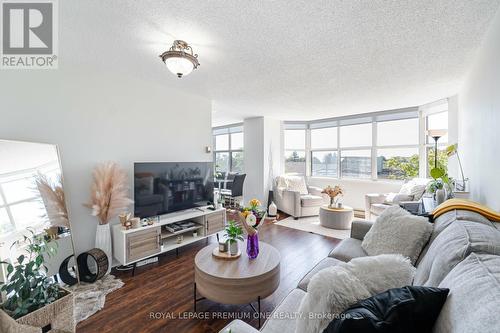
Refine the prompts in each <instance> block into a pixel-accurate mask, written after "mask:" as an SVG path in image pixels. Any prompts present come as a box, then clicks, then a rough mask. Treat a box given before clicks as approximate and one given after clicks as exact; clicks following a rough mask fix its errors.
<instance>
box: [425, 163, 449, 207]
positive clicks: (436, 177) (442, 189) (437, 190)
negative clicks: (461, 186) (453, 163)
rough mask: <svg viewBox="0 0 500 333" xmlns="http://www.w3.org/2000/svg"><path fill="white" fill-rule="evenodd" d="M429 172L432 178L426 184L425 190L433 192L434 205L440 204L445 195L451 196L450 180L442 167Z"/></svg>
mask: <svg viewBox="0 0 500 333" xmlns="http://www.w3.org/2000/svg"><path fill="white" fill-rule="evenodd" d="M430 174H431V177H432V178H433V180H432V181H431V182H430V183H429V185H428V186H427V191H428V192H430V193H433V194H434V201H435V202H436V205H440V204H442V203H443V202H444V201H445V200H446V198H447V197H451V196H452V193H451V192H452V189H451V185H450V184H451V182H452V180H451V178H450V177H448V174H447V173H446V170H444V169H443V168H434V169H432V170H431V172H430Z"/></svg>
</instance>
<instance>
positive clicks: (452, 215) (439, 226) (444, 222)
mask: <svg viewBox="0 0 500 333" xmlns="http://www.w3.org/2000/svg"><path fill="white" fill-rule="evenodd" d="M462 221H471V222H478V223H482V224H485V225H489V226H492V227H494V223H493V222H491V221H489V220H488V219H487V218H485V217H484V216H482V215H481V214H478V213H476V212H471V211H468V210H453V211H450V212H447V213H444V214H443V215H440V216H439V217H438V218H436V219H435V220H434V230H432V234H431V238H430V239H429V242H428V243H427V245H426V247H425V248H424V250H423V251H422V253H421V254H420V257H419V258H418V261H417V265H418V264H419V263H420V262H421V261H422V258H423V257H424V256H425V254H426V253H427V251H428V250H429V247H430V245H431V244H432V242H434V240H435V239H436V237H437V236H438V235H439V234H440V233H441V232H442V231H443V230H444V229H446V228H447V227H448V226H450V224H452V223H457V222H458V223H460V222H462Z"/></svg>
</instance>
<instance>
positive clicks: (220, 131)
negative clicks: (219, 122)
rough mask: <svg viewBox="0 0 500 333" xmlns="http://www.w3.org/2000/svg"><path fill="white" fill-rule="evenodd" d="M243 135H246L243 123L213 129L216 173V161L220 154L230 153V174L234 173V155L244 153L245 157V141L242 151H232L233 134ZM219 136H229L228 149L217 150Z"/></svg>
mask: <svg viewBox="0 0 500 333" xmlns="http://www.w3.org/2000/svg"><path fill="white" fill-rule="evenodd" d="M237 133H242V134H243V135H244V130H243V123H237V124H231V125H227V126H220V127H213V128H212V144H213V147H214V150H213V161H214V171H216V168H217V166H216V161H217V154H218V153H228V158H229V170H228V172H233V166H234V163H233V153H242V154H243V158H244V157H245V140H244V139H243V147H242V148H241V149H232V148H233V146H232V134H237ZM219 135H228V149H221V150H217V145H216V137H217V136H219ZM244 170H245V162H244V161H243V172H244Z"/></svg>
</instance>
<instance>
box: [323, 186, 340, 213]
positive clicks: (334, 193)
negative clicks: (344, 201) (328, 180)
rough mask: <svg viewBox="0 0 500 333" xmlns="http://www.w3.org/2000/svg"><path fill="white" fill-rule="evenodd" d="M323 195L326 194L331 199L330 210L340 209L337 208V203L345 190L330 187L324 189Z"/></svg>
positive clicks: (338, 187)
mask: <svg viewBox="0 0 500 333" xmlns="http://www.w3.org/2000/svg"><path fill="white" fill-rule="evenodd" d="M321 193H325V194H326V195H328V196H329V197H330V205H329V206H328V208H339V207H338V206H337V203H338V200H339V199H340V198H341V197H342V194H343V190H342V188H341V187H340V186H338V185H335V186H334V187H331V186H330V185H328V186H327V187H325V188H324V189H323V191H322V192H321Z"/></svg>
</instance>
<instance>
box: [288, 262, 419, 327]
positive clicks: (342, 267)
mask: <svg viewBox="0 0 500 333" xmlns="http://www.w3.org/2000/svg"><path fill="white" fill-rule="evenodd" d="M414 273H415V268H414V267H413V266H412V265H411V263H410V261H409V260H408V258H404V257H403V256H401V255H394V254H384V255H380V256H373V257H363V258H355V259H353V260H351V261H350V262H348V263H344V262H342V263H339V264H338V265H334V266H332V267H328V268H325V269H322V270H321V271H319V272H318V273H316V274H315V275H314V276H313V277H312V279H311V282H310V283H309V286H308V287H307V293H306V295H305V296H304V298H303V299H302V301H301V302H300V307H299V310H298V312H299V313H302V314H305V315H304V316H301V317H298V318H297V320H296V323H297V326H296V329H295V331H296V332H300V333H306V332H307V333H309V332H322V330H323V329H325V328H326V327H327V326H328V323H329V322H330V321H331V320H332V319H333V318H334V317H335V316H336V315H339V314H340V313H341V312H342V311H344V310H345V309H347V308H348V307H349V306H351V305H352V304H355V303H357V302H359V301H361V300H362V299H365V298H368V297H370V296H372V295H375V294H378V293H380V292H382V291H385V290H387V289H389V288H399V287H403V286H405V285H408V284H409V283H411V281H412V279H413V275H414Z"/></svg>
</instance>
